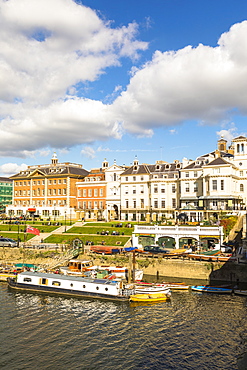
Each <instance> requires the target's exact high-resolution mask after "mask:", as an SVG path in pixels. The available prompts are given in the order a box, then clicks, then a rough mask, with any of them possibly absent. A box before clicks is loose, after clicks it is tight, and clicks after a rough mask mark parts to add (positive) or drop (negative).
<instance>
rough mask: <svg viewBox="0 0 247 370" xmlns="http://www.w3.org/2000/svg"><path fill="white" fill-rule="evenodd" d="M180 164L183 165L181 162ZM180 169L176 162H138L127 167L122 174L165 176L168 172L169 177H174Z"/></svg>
mask: <svg viewBox="0 0 247 370" xmlns="http://www.w3.org/2000/svg"><path fill="white" fill-rule="evenodd" d="M179 164H180V166H182V165H181V163H179ZM179 169H180V168H177V164H176V163H162V164H159V163H158V164H138V165H133V166H131V167H129V168H127V169H126V170H125V171H124V172H123V173H122V174H121V176H127V175H133V176H134V175H145V174H148V175H158V176H159V175H160V176H163V175H164V174H167V175H168V177H173V175H174V173H178V171H179Z"/></svg>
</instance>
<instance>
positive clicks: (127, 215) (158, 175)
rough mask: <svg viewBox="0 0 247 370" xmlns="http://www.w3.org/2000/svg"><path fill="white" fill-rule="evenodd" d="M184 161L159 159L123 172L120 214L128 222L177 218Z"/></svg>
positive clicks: (136, 163) (136, 161)
mask: <svg viewBox="0 0 247 370" xmlns="http://www.w3.org/2000/svg"><path fill="white" fill-rule="evenodd" d="M181 167H182V163H180V162H179V161H174V163H167V162H164V161H156V163H155V164H154V165H150V164H139V161H138V160H137V159H135V160H134V162H133V165H132V166H131V167H129V168H128V169H126V170H125V171H124V172H123V173H122V174H121V217H122V219H123V220H126V221H138V222H139V221H147V222H150V221H164V220H165V219H167V218H168V219H170V218H174V216H175V211H176V209H177V207H178V202H179V171H180V169H181Z"/></svg>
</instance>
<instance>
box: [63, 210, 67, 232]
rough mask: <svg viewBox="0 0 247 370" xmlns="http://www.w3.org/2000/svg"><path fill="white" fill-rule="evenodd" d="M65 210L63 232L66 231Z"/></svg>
mask: <svg viewBox="0 0 247 370" xmlns="http://www.w3.org/2000/svg"><path fill="white" fill-rule="evenodd" d="M66 213H67V212H66V211H64V232H65V233H66Z"/></svg>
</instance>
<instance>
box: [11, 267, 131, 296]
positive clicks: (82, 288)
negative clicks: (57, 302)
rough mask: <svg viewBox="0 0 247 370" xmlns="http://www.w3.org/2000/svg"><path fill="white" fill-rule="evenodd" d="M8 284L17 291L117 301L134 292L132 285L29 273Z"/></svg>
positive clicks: (18, 276)
mask: <svg viewBox="0 0 247 370" xmlns="http://www.w3.org/2000/svg"><path fill="white" fill-rule="evenodd" d="M8 284H9V287H10V288H11V289H15V290H18V291H31V292H36V293H38V292H42V293H52V294H58V295H67V296H75V297H85V298H86V297H87V298H101V299H108V300H118V301H128V300H129V297H130V295H131V294H134V292H135V291H134V289H133V287H134V286H133V285H132V284H128V285H127V284H126V285H124V284H123V282H122V281H114V280H109V279H95V278H85V277H81V276H66V275H60V274H53V273H43V272H31V271H25V272H21V273H20V274H18V275H17V276H16V277H15V278H8Z"/></svg>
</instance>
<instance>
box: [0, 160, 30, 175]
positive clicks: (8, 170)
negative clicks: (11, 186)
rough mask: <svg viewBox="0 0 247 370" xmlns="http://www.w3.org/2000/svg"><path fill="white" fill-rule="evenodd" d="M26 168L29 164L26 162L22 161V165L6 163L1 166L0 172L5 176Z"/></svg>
mask: <svg viewBox="0 0 247 370" xmlns="http://www.w3.org/2000/svg"><path fill="white" fill-rule="evenodd" d="M26 169H27V165H26V164H25V163H22V164H21V165H18V164H16V163H5V164H3V165H1V166H0V173H1V175H2V176H3V177H5V176H6V177H9V176H12V175H15V174H16V173H19V172H20V171H24V170H26Z"/></svg>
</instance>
